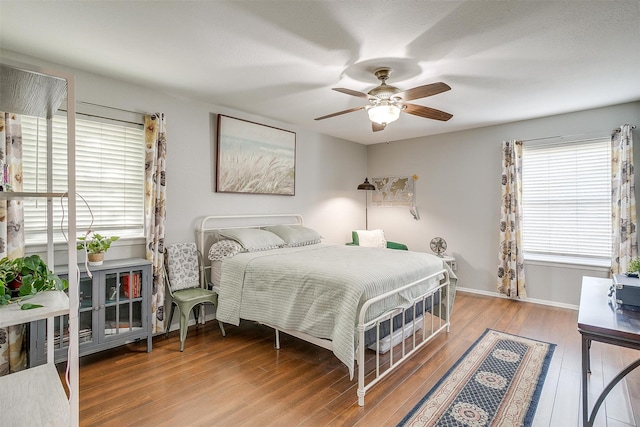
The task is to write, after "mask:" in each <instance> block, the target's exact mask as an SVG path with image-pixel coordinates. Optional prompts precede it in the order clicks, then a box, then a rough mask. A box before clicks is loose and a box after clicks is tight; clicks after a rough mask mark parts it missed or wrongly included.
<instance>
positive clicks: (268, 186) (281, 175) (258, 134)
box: [216, 114, 296, 196]
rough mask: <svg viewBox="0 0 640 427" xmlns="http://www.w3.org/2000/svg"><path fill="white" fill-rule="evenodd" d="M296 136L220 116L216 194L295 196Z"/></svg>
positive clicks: (265, 126)
mask: <svg viewBox="0 0 640 427" xmlns="http://www.w3.org/2000/svg"><path fill="white" fill-rule="evenodd" d="M295 176H296V134H295V132H291V131H288V130H284V129H278V128H275V127H272V126H267V125H262V124H259V123H254V122H250V121H248V120H243V119H237V118H235V117H230V116H225V115H223V114H218V120H217V129H216V192H219V193H245V194H275V195H284V196H294V195H295Z"/></svg>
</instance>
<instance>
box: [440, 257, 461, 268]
mask: <svg viewBox="0 0 640 427" xmlns="http://www.w3.org/2000/svg"><path fill="white" fill-rule="evenodd" d="M440 258H442V259H443V260H444V262H446V263H447V264H449V268H451V270H453V271H456V269H457V268H458V264H457V263H456V258H455V257H452V256H451V255H446V254H445V255H443V256H441V257H440Z"/></svg>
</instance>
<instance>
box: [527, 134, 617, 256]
mask: <svg viewBox="0 0 640 427" xmlns="http://www.w3.org/2000/svg"><path fill="white" fill-rule="evenodd" d="M610 145H611V144H610V140H609V139H608V138H602V139H595V140H584V141H573V142H559V143H543V144H540V143H527V142H525V143H524V145H523V154H522V191H523V195H522V198H523V203H522V208H523V212H522V216H523V246H524V251H525V255H526V254H527V253H530V254H534V253H537V254H547V255H557V256H570V257H581V258H589V257H592V258H609V257H610V255H611V148H610Z"/></svg>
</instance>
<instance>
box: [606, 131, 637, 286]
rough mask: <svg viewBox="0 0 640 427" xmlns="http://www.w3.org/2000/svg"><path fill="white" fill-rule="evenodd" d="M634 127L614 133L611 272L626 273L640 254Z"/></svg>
mask: <svg viewBox="0 0 640 427" xmlns="http://www.w3.org/2000/svg"><path fill="white" fill-rule="evenodd" d="M632 128H633V127H632V126H630V125H623V126H620V128H619V129H616V130H614V131H613V133H612V134H611V198H612V200H611V217H612V226H613V236H612V237H613V239H612V240H613V250H612V252H611V274H618V273H625V272H626V271H627V265H628V264H629V261H630V260H632V259H633V258H636V257H637V256H638V236H637V233H636V224H637V221H636V199H635V183H634V177H633V137H632V135H631V129H632Z"/></svg>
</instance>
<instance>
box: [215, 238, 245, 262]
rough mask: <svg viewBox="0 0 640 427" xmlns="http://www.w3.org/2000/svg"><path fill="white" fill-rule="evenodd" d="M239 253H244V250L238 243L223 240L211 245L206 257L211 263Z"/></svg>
mask: <svg viewBox="0 0 640 427" xmlns="http://www.w3.org/2000/svg"><path fill="white" fill-rule="evenodd" d="M240 252H244V248H243V247H242V245H241V244H240V243H238V242H236V241H235V240H229V239H224V240H220V241H218V242H216V243H214V244H213V245H211V247H210V248H209V255H208V257H209V259H210V260H211V261H222V260H223V259H225V258H231V257H232V256H235V255H237V254H239V253H240Z"/></svg>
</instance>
